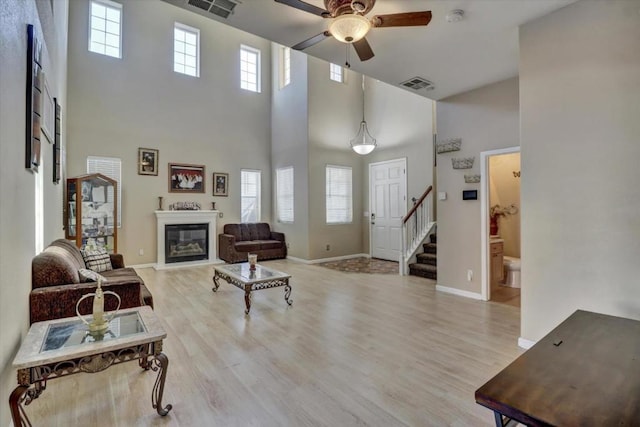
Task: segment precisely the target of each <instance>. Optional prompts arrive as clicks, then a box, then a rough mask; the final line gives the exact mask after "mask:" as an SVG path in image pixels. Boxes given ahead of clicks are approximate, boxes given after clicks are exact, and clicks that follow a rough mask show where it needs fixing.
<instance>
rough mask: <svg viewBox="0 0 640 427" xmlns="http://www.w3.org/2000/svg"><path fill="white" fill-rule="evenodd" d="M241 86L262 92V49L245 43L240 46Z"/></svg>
mask: <svg viewBox="0 0 640 427" xmlns="http://www.w3.org/2000/svg"><path fill="white" fill-rule="evenodd" d="M240 87H241V88H242V89H245V90H250V91H251V92H260V51H259V50H258V49H254V48H252V47H249V46H245V45H242V46H240Z"/></svg>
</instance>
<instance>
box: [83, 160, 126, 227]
mask: <svg viewBox="0 0 640 427" xmlns="http://www.w3.org/2000/svg"><path fill="white" fill-rule="evenodd" d="M121 165H122V161H121V160H120V159H119V158H117V157H98V156H89V157H87V173H101V174H102V175H104V176H108V177H109V178H111V179H115V180H116V181H117V182H118V227H121V226H122V174H121V169H122V168H121ZM109 191H113V189H112V188H111V187H109ZM107 199H108V200H109V199H110V200H113V194H107Z"/></svg>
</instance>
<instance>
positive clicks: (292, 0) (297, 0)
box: [275, 0, 331, 18]
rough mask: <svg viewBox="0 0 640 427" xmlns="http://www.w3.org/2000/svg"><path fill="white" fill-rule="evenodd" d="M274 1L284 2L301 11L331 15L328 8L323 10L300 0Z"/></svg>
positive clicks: (325, 16)
mask: <svg viewBox="0 0 640 427" xmlns="http://www.w3.org/2000/svg"><path fill="white" fill-rule="evenodd" d="M275 2H276V3H282V4H286V5H287V6H291V7H295V8H296V9H300V10H302V11H305V12H309V13H312V14H314V15H318V16H321V17H323V18H330V17H331V14H330V13H329V11H328V10H324V9H322V8H321V7H317V6H314V5H312V4H309V3H306V2H303V1H301V0H275Z"/></svg>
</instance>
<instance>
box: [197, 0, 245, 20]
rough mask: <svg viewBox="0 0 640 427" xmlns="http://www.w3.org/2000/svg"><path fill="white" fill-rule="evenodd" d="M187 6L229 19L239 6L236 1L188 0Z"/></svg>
mask: <svg viewBox="0 0 640 427" xmlns="http://www.w3.org/2000/svg"><path fill="white" fill-rule="evenodd" d="M187 4H189V5H191V6H195V7H197V8H199V9H202V10H206V11H207V12H211V13H213V14H214V15H218V16H220V17H222V18H225V19H227V18H228V17H229V15H231V14H233V9H235V7H236V6H237V5H238V2H237V1H234V0H187Z"/></svg>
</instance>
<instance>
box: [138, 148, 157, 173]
mask: <svg viewBox="0 0 640 427" xmlns="http://www.w3.org/2000/svg"><path fill="white" fill-rule="evenodd" d="M159 156H160V152H159V151H158V150H154V149H153V148H138V175H155V176H158V158H159Z"/></svg>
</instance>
